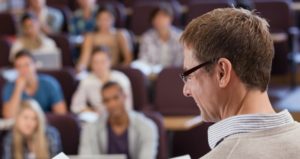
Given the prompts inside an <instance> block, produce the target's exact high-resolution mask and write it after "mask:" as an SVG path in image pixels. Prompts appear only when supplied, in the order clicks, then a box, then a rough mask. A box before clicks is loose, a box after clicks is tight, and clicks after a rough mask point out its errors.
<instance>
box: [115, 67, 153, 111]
mask: <svg viewBox="0 0 300 159" xmlns="http://www.w3.org/2000/svg"><path fill="white" fill-rule="evenodd" d="M116 69H117V70H119V71H121V72H123V73H124V74H125V75H126V76H127V77H128V78H129V80H130V83H131V87H132V97H133V106H134V107H133V108H134V109H135V110H143V109H144V108H145V107H147V106H149V101H148V94H147V88H146V87H147V79H146V77H145V75H144V74H143V73H142V72H141V71H140V70H138V69H134V68H129V67H119V68H116Z"/></svg>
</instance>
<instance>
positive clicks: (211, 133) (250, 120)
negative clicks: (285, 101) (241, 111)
mask: <svg viewBox="0 0 300 159" xmlns="http://www.w3.org/2000/svg"><path fill="white" fill-rule="evenodd" d="M293 122H294V119H293V117H292V116H291V114H290V113H289V112H288V111H287V110H283V111H281V112H279V113H276V114H247V115H239V116H233V117H229V118H227V119H224V120H222V121H220V122H217V123H215V124H214V125H212V126H210V127H209V129H208V143H209V146H210V148H211V149H213V148H215V147H216V146H217V144H219V143H220V142H221V141H222V140H223V139H225V138H226V137H228V136H231V135H234V134H240V133H251V132H256V131H261V130H266V129H270V128H275V127H280V126H283V125H286V124H291V123H293Z"/></svg>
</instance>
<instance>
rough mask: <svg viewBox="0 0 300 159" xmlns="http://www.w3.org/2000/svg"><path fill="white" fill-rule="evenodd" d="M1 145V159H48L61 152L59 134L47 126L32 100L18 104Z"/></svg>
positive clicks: (39, 108) (43, 116)
mask: <svg viewBox="0 0 300 159" xmlns="http://www.w3.org/2000/svg"><path fill="white" fill-rule="evenodd" d="M3 145H4V151H3V156H2V158H3V159H12V158H13V159H34V158H36V159H48V158H52V157H54V156H55V155H57V154H58V153H60V152H61V141H60V135H59V133H58V132H57V130H56V129H55V128H53V127H50V126H47V124H46V119H45V115H44V113H43V111H42V110H41V107H40V106H39V105H38V103H37V102H36V101H34V100H26V101H24V102H22V103H21V104H20V106H19V109H18V112H17V114H16V117H15V124H14V126H13V128H12V130H11V131H10V132H9V133H8V134H7V135H6V137H5V138H4V143H3Z"/></svg>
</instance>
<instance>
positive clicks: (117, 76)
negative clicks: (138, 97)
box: [71, 71, 132, 113]
mask: <svg viewBox="0 0 300 159" xmlns="http://www.w3.org/2000/svg"><path fill="white" fill-rule="evenodd" d="M109 80H110V81H113V82H117V83H119V84H120V86H121V87H122V88H123V90H124V92H125V94H126V96H127V99H126V108H127V109H128V110H131V109H132V91H131V84H130V81H129V79H128V77H127V76H126V75H125V74H123V73H122V72H119V71H111V73H110V79H109ZM103 84H104V83H103V82H102V81H101V80H100V79H99V78H98V77H96V75H94V74H92V73H91V74H90V75H89V76H88V77H87V78H85V79H83V80H82V81H81V82H80V84H79V87H78V89H77V90H76V92H75V94H74V95H73V98H72V103H71V110H72V112H74V113H80V112H81V111H82V110H84V109H85V108H87V104H88V103H89V104H90V105H91V106H92V107H93V108H95V110H96V111H98V112H99V113H102V112H103V111H104V110H105V106H104V104H103V103H102V96H101V88H102V86H103Z"/></svg>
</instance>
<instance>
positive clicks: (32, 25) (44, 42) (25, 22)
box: [10, 13, 60, 61]
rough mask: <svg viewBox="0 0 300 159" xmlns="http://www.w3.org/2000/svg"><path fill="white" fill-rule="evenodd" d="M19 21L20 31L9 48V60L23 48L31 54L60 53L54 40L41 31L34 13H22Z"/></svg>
mask: <svg viewBox="0 0 300 159" xmlns="http://www.w3.org/2000/svg"><path fill="white" fill-rule="evenodd" d="M20 22H21V29H22V33H21V35H20V36H19V37H18V38H17V40H16V41H15V42H14V43H13V45H12V48H11V50H10V60H11V61H12V60H13V58H14V56H15V55H16V53H17V52H19V51H20V50H23V49H26V50H29V51H30V52H31V53H32V54H60V50H59V49H58V48H57V46H56V44H55V42H54V41H53V40H52V39H50V38H48V37H47V36H46V35H44V34H43V33H42V32H41V26H40V23H39V21H38V19H37V17H36V16H35V15H34V14H32V13H25V14H23V15H22V17H21V21H20Z"/></svg>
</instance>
